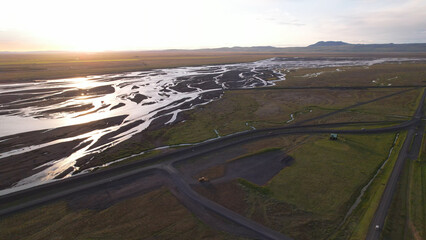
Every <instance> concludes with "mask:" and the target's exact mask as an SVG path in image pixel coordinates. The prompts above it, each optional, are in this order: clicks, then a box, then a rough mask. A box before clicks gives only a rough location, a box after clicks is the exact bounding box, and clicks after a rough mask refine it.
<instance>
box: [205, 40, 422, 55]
mask: <svg viewBox="0 0 426 240" xmlns="http://www.w3.org/2000/svg"><path fill="white" fill-rule="evenodd" d="M201 50H203V51H212V52H271V53H272V52H282V53H298V52H302V53H303V52H348V53H358V52H359V53H369V52H371V53H386V52H417V53H418V52H423V53H425V52H426V43H403V44H393V43H388V44H351V43H346V42H342V41H320V42H317V43H315V44H312V45H309V46H307V47H287V48H278V47H272V46H257V47H231V48H229V47H225V48H211V49H201Z"/></svg>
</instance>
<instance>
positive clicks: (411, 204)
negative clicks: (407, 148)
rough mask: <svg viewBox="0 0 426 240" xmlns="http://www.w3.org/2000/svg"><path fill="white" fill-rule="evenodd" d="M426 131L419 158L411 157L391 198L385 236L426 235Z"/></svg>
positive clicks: (422, 237)
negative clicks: (412, 158)
mask: <svg viewBox="0 0 426 240" xmlns="http://www.w3.org/2000/svg"><path fill="white" fill-rule="evenodd" d="M425 142H426V134H425V135H424V137H423V143H422V149H421V152H420V155H419V156H418V158H417V159H414V160H411V159H408V160H407V161H406V164H405V168H404V170H403V172H402V175H401V178H400V180H399V182H398V188H397V192H396V193H395V196H394V198H393V200H392V205H391V208H390V210H389V214H388V217H387V218H386V223H385V226H384V231H383V236H384V238H386V239H414V240H419V239H425V238H426V144H425Z"/></svg>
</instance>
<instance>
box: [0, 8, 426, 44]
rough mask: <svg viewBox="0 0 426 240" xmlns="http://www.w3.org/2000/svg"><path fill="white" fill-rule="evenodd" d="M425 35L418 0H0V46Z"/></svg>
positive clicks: (424, 13) (399, 39)
mask: <svg viewBox="0 0 426 240" xmlns="http://www.w3.org/2000/svg"><path fill="white" fill-rule="evenodd" d="M317 41H345V42H349V43H366V44H368V43H391V42H392V43H419V42H423V43H424V42H426V0H329V1H319V0H213V1H210V0H149V1H145V0H114V1H110V0H72V1H70V0H69V1H68V0H37V1H35V0H0V51H57V50H65V51H110V50H113V51H121V50H157V49H199V48H215V47H233V46H276V47H292V46H307V45H309V44H313V43H315V42H317Z"/></svg>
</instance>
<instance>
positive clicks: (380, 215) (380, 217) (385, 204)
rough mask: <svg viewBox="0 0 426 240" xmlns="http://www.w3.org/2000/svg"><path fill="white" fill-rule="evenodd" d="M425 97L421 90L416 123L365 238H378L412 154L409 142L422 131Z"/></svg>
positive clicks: (401, 151)
mask: <svg viewBox="0 0 426 240" xmlns="http://www.w3.org/2000/svg"><path fill="white" fill-rule="evenodd" d="M425 97H426V91H424V92H423V96H422V99H421V101H420V104H419V106H418V107H417V110H416V113H415V115H414V117H413V120H414V121H415V122H416V124H413V125H411V126H410V128H409V129H408V133H407V137H406V139H405V141H404V144H403V145H402V148H401V150H400V152H399V155H398V159H397V160H396V163H395V166H394V168H393V170H392V173H391V176H390V177H389V180H388V183H387V184H386V187H385V190H384V192H383V195H382V198H381V199H380V203H379V206H378V208H377V210H376V212H375V214H374V216H373V220H372V221H371V223H370V227H369V229H368V233H367V237H366V239H367V240H376V239H379V238H380V235H381V232H382V230H383V226H384V223H385V219H386V216H387V213H388V210H389V206H390V204H391V202H392V197H393V195H394V193H395V190H396V187H397V183H398V179H399V176H400V175H401V172H402V169H403V168H404V163H405V160H406V159H407V158H408V156H409V155H413V153H410V152H409V150H410V146H411V143H412V142H413V139H414V138H415V137H416V133H417V135H418V134H419V132H423V128H422V126H423V124H422V123H421V118H422V117H423V105H424V101H425ZM417 141H418V140H417ZM415 145H417V144H415ZM415 145H413V146H415ZM419 149H420V148H417V147H415V149H413V151H416V150H417V153H415V155H418V151H419ZM376 226H379V229H376Z"/></svg>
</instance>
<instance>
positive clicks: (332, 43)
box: [308, 41, 349, 47]
mask: <svg viewBox="0 0 426 240" xmlns="http://www.w3.org/2000/svg"><path fill="white" fill-rule="evenodd" d="M342 45H349V43H345V42H342V41H319V42H317V43H315V44H312V45H309V46H308V47H330V46H342Z"/></svg>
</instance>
